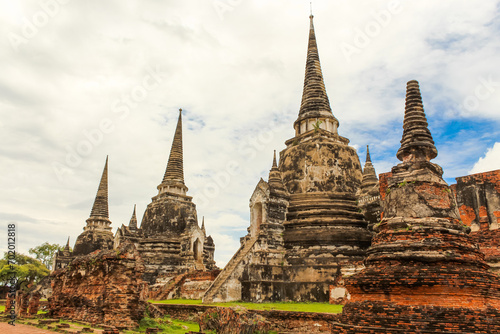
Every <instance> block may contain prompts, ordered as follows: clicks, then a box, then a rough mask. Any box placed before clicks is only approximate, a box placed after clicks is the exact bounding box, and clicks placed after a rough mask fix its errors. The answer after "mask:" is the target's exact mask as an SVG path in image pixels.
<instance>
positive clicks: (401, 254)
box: [333, 81, 500, 333]
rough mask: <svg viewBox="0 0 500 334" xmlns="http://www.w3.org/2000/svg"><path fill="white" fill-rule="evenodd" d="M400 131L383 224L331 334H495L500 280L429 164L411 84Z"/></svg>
mask: <svg viewBox="0 0 500 334" xmlns="http://www.w3.org/2000/svg"><path fill="white" fill-rule="evenodd" d="M403 129H404V131H403V139H402V140H401V148H400V149H399V151H398V154H397V157H398V158H399V159H400V160H402V163H400V164H398V165H397V166H395V167H393V168H392V171H391V174H386V175H385V176H386V177H381V178H380V180H381V181H380V183H381V185H382V187H381V188H383V189H385V190H383V189H381V193H382V196H385V200H384V204H383V206H384V217H383V219H382V221H381V223H380V224H379V225H378V226H376V227H375V231H376V232H377V234H376V236H375V237H374V238H373V240H372V246H371V247H370V248H369V249H368V251H367V258H366V260H365V265H366V269H364V270H363V271H361V272H360V273H358V274H356V275H355V276H353V277H351V278H350V279H347V280H346V281H347V282H346V285H347V287H348V289H349V291H350V292H351V300H350V301H349V302H348V303H347V304H346V306H345V308H344V312H343V316H342V321H341V323H342V324H339V325H335V326H336V327H335V328H334V330H333V332H336V333H393V332H394V333H436V332H446V333H499V332H500V280H499V277H498V276H497V275H494V274H492V273H491V272H489V271H488V268H489V266H488V265H487V264H486V262H485V261H484V254H483V253H481V252H480V251H479V249H478V248H477V246H476V245H475V244H474V243H473V240H472V239H471V238H470V237H469V236H468V232H469V231H470V228H469V227H468V226H465V225H464V224H462V223H461V222H460V216H459V214H458V210H457V207H456V201H455V198H454V195H453V194H452V192H451V190H450V189H449V187H448V186H447V184H446V183H445V182H444V181H443V179H442V177H441V175H442V169H441V167H439V166H438V165H436V164H433V163H431V162H430V160H431V159H433V158H435V157H436V156H437V150H436V148H435V146H434V142H433V140H432V136H431V134H430V132H429V130H428V129H427V121H426V118H425V113H424V110H423V104H422V100H421V96H420V90H419V86H418V83H417V82H416V81H410V82H408V86H407V96H406V109H405V119H404V125H403ZM386 182H387V183H386Z"/></svg>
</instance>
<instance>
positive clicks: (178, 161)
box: [158, 109, 188, 195]
mask: <svg viewBox="0 0 500 334" xmlns="http://www.w3.org/2000/svg"><path fill="white" fill-rule="evenodd" d="M158 190H159V192H160V193H162V192H172V193H177V194H182V195H185V194H186V192H187V190H188V188H187V187H186V185H185V184H184V161H183V153H182V109H179V119H178V120H177V127H176V128H175V134H174V139H173V140H172V147H171V149H170V156H169V158H168V163H167V169H166V170H165V175H164V176H163V180H162V183H161V184H160V185H159V186H158Z"/></svg>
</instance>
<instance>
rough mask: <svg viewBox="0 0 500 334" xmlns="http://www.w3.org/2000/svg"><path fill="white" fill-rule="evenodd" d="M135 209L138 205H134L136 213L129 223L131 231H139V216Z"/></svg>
mask: <svg viewBox="0 0 500 334" xmlns="http://www.w3.org/2000/svg"><path fill="white" fill-rule="evenodd" d="M135 207H136V205H135V204H134V212H133V213H132V217H131V218H130V222H129V223H128V227H129V228H130V229H137V216H136V214H135Z"/></svg>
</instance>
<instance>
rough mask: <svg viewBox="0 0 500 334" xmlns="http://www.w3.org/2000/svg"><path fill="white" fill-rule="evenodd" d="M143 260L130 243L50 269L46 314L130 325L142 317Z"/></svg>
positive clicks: (144, 294)
mask: <svg viewBox="0 0 500 334" xmlns="http://www.w3.org/2000/svg"><path fill="white" fill-rule="evenodd" d="M143 274H144V264H143V263H142V260H141V259H140V257H139V254H138V252H137V250H136V249H135V247H134V246H133V245H132V244H130V243H125V244H123V245H121V246H120V247H119V248H118V249H116V250H107V251H96V252H93V253H91V254H88V255H85V256H79V257H76V258H75V259H74V260H73V261H72V262H71V264H70V265H69V266H67V267H66V268H63V269H59V270H56V271H54V272H53V273H52V274H51V276H52V296H51V297H50V298H49V309H50V315H51V316H52V317H56V318H70V319H75V320H80V321H86V322H90V323H94V324H106V325H109V326H115V327H117V328H134V327H136V326H137V323H138V321H139V320H140V319H141V318H142V317H143V315H144V310H145V307H146V303H147V297H148V286H147V284H146V283H145V282H144V281H143V280H142V275H143Z"/></svg>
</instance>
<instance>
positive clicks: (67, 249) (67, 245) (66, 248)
mask: <svg viewBox="0 0 500 334" xmlns="http://www.w3.org/2000/svg"><path fill="white" fill-rule="evenodd" d="M64 250H65V251H69V236H68V241H67V242H66V246H65V247H64Z"/></svg>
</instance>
